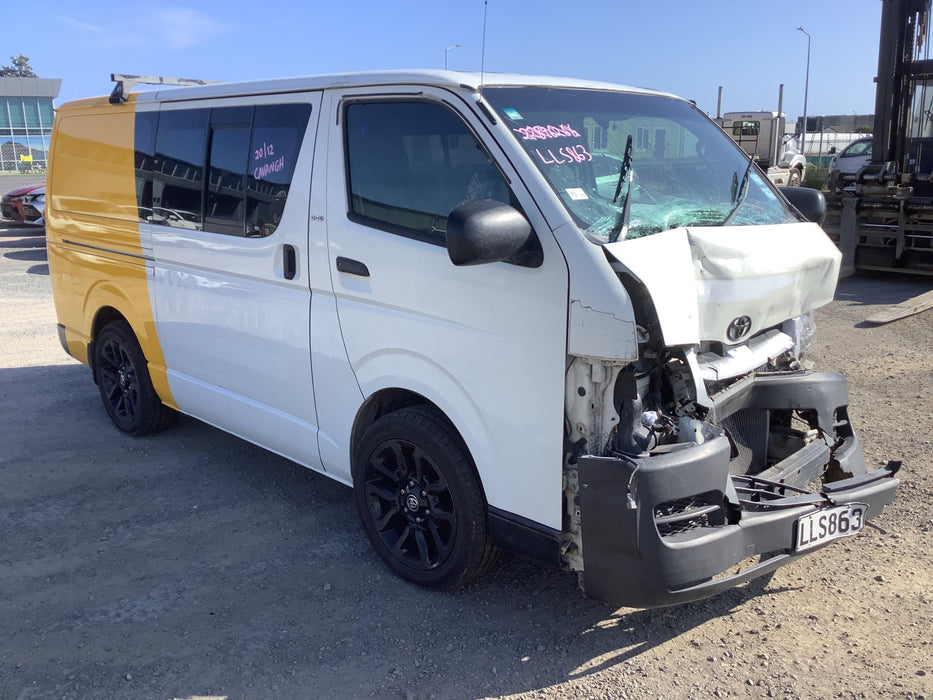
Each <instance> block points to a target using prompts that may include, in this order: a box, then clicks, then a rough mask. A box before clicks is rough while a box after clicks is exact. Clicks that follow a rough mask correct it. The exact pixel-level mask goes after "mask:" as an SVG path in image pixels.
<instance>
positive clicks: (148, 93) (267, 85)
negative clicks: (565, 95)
mask: <svg viewBox="0 0 933 700" xmlns="http://www.w3.org/2000/svg"><path fill="white" fill-rule="evenodd" d="M412 84H415V85H432V86H437V87H446V88H458V89H464V88H465V89H468V90H473V91H476V90H478V89H479V88H480V86H482V87H501V86H516V87H518V86H529V85H533V86H543V87H567V88H578V89H590V90H620V91H624V92H637V93H643V94H651V95H663V96H666V97H676V95H672V94H671V93H667V92H661V91H658V90H649V89H647V88H636V87H630V86H626V85H617V84H613V83H604V82H597V81H592V80H580V79H576V78H559V77H552V76H539V75H520V74H515V73H489V72H487V73H475V72H460V71H444V70H386V71H372V72H358V73H334V74H330V75H309V76H302V77H294V78H273V79H266V80H253V81H246V82H230V83H211V84H207V85H197V86H193V87H171V88H166V87H158V88H156V89H152V90H145V89H143V90H139V91H137V92H134V93H133V98H134V99H135V101H136V102H138V103H142V102H164V101H174V100H192V99H208V98H218V97H233V96H239V95H262V94H273V93H283V92H299V91H305V90H323V89H327V88H340V87H368V86H379V85H387V86H388V85H412ZM678 99H680V98H678ZM92 101H93V102H96V101H97V100H96V99H94V100H92ZM82 102H84V101H82ZM75 106H77V105H75Z"/></svg>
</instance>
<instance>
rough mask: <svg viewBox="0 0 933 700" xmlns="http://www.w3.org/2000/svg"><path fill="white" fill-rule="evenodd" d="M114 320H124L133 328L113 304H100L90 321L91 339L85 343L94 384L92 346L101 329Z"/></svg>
mask: <svg viewBox="0 0 933 700" xmlns="http://www.w3.org/2000/svg"><path fill="white" fill-rule="evenodd" d="M114 321H126V322H127V323H129V325H130V328H133V324H132V323H130V321H129V320H128V319H127V318H126V316H125V315H124V314H123V313H122V312H120V311H119V310H118V309H116V308H114V307H113V306H102V307H100V308H99V309H97V313H95V314H94V318H93V320H92V321H91V329H90V330H91V332H90V337H91V339H90V341H89V342H88V344H87V362H88V366H89V367H90V368H91V376H92V377H94V383H95V384H97V381H98V380H97V367H96V360H95V352H94V346H95V345H96V343H97V338H98V336H99V335H100V332H101V330H102V329H103V328H104V327H105V326H107V325H108V324H110V323H113V322H114ZM133 332H134V333H136V329H133ZM137 337H138V336H137Z"/></svg>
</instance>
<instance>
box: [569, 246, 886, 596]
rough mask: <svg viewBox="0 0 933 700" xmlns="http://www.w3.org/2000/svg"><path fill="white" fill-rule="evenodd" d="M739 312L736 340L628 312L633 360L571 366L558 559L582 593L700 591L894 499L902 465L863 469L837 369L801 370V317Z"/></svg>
mask: <svg viewBox="0 0 933 700" xmlns="http://www.w3.org/2000/svg"><path fill="white" fill-rule="evenodd" d="M613 267H614V269H616V271H617V274H618V275H619V278H620V280H621V281H622V282H623V284H625V285H626V288H627V289H628V290H629V292H630V294H631V295H632V296H633V297H640V300H641V302H642V303H641V304H639V305H638V306H639V307H640V308H642V309H645V308H649V307H651V306H652V305H651V304H650V302H649V301H648V300H650V299H652V298H654V297H655V296H656V295H653V294H652V293H651V291H652V290H650V289H648V288H646V287H641V286H640V285H641V284H642V280H640V279H639V278H638V277H636V276H635V275H634V274H633V273H632V271H631V269H630V268H628V267H626V266H624V265H621V264H619V263H613ZM700 287H701V288H702V284H701V285H700ZM702 301H703V300H702V292H701V294H700V305H699V307H698V310H697V316H698V317H699V318H701V319H702V318H704V313H703V311H704V309H703V308H702V306H703V304H702ZM718 305H719V306H720V307H721V306H723V305H724V303H722V300H721V299H720V303H719V304H718ZM804 306H806V304H804ZM810 308H812V306H811V307H810ZM798 310H799V309H798ZM785 311H786V310H785ZM730 313H734V312H730ZM776 313H780V312H776ZM706 316H707V317H708V316H709V314H707V315H706ZM773 318H774V317H771V318H770V320H772V321H773ZM735 320H736V323H735V325H736V326H737V328H735V329H732V330H730V329H729V327H728V326H727V327H726V328H725V329H724V330H723V333H725V334H726V335H728V334H729V333H734V334H742V336H744V337H742V338H741V339H739V340H735V341H734V342H731V343H729V342H723V340H720V339H709V340H700V341H699V342H697V343H692V344H679V345H671V344H668V343H665V337H666V336H673V335H674V331H670V327H669V330H668V332H665V329H664V323H663V322H662V321H659V317H658V310H657V309H656V308H655V309H654V310H653V312H650V313H649V312H642V313H641V317H640V318H638V324H639V325H638V332H637V336H638V348H639V351H638V359H637V360H636V361H634V362H623V361H616V360H611V359H605V358H594V357H584V356H573V357H571V358H570V359H569V365H568V371H567V385H566V397H567V398H566V406H565V409H566V416H567V429H566V431H567V452H566V456H565V472H564V498H565V515H564V518H565V523H564V534H563V542H562V557H563V563H564V565H565V567H567V568H569V569H571V570H575V571H578V572H580V578H581V584H582V586H583V587H584V590H585V591H586V593H587V594H588V595H590V596H592V597H594V598H598V599H602V600H605V601H607V602H610V603H613V604H616V605H626V606H633V607H656V606H665V605H672V604H677V603H684V602H689V601H692V600H697V599H700V598H705V597H708V596H711V595H714V594H716V593H719V592H721V591H723V590H726V589H728V588H730V587H733V586H736V585H738V584H741V583H744V582H746V581H749V580H750V579H752V578H755V577H757V576H761V575H763V574H767V573H769V572H771V571H774V570H775V569H777V568H778V567H780V566H782V565H784V564H787V563H789V562H791V561H794V560H795V559H797V558H799V557H800V556H803V555H804V554H806V553H809V552H811V551H814V550H815V549H817V548H819V547H821V546H823V545H825V544H827V543H829V542H831V541H833V540H834V539H838V538H840V537H843V536H847V535H852V534H855V533H856V532H858V531H859V530H861V528H862V527H863V526H864V525H865V522H866V520H867V519H869V518H873V517H875V516H876V515H878V514H879V513H880V512H881V510H882V509H883V507H884V505H885V504H887V503H889V502H890V501H891V500H892V499H893V497H894V493H895V490H896V487H897V484H898V480H897V479H896V478H894V476H895V474H896V472H897V469H898V468H899V466H900V464H899V463H893V462H892V463H890V464H889V465H888V466H887V467H885V468H883V469H879V470H877V471H874V472H871V473H868V472H867V470H866V464H865V459H864V456H863V454H862V450H861V448H860V446H859V443H858V440H857V438H856V436H855V433H854V431H853V429H852V426H851V424H850V421H849V416H848V412H847V407H848V403H849V397H848V388H847V384H846V381H845V378H844V377H843V376H842V375H841V374H838V373H829V372H813V371H811V370H809V369H806V368H805V367H804V366H803V365H804V361H803V358H802V353H803V351H804V349H805V347H806V345H807V343H808V340H809V337H810V335H812V323H811V320H812V319H811V316H810V314H809V313H801V314H800V315H798V316H796V317H794V318H793V320H790V321H784V322H782V323H777V324H773V325H768V326H766V327H763V328H762V327H760V326H759V327H754V324H751V326H750V325H749V324H748V323H746V322H745V321H744V320H743V319H742V317H741V315H736V316H735ZM766 320H769V319H767V318H766ZM699 326H700V328H701V331H700V334H701V337H704V336H705V337H706V338H711V337H713V334H712V333H711V332H704V331H703V330H702V328H703V325H702V321H701V322H700V324H699Z"/></svg>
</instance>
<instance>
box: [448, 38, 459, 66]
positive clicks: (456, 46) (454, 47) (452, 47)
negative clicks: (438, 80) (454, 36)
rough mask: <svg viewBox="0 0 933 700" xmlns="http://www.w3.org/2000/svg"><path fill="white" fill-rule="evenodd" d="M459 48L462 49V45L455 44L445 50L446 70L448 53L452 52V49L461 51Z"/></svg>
mask: <svg viewBox="0 0 933 700" xmlns="http://www.w3.org/2000/svg"><path fill="white" fill-rule="evenodd" d="M459 48H460V44H454V45H453V46H448V47H447V48H446V49H444V70H447V52H448V51H450V50H451V49H459Z"/></svg>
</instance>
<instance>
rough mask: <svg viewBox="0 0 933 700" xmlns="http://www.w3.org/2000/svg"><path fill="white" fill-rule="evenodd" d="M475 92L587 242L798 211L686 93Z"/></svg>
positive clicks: (767, 220)
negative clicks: (681, 97)
mask: <svg viewBox="0 0 933 700" xmlns="http://www.w3.org/2000/svg"><path fill="white" fill-rule="evenodd" d="M483 95H484V97H485V98H486V99H487V100H488V101H489V103H490V104H491V105H492V106H493V107H494V108H495V109H496V111H497V112H498V113H499V115H500V116H501V117H502V119H503V120H504V121H505V123H506V124H507V125H508V127H509V128H510V129H511V131H512V133H513V135H514V136H515V138H516V139H517V140H518V142H519V143H520V144H521V145H522V147H523V148H524V149H525V150H526V151H527V152H528V154H529V155H530V156H531V159H532V160H533V161H534V163H535V164H536V165H537V167H538V168H539V169H540V170H541V172H542V174H543V175H544V177H545V178H547V180H548V182H550V184H551V186H552V187H553V188H554V190H555V191H556V192H557V194H558V195H559V196H560V198H561V200H562V201H563V202H564V204H565V206H566V207H567V209H568V211H569V212H570V213H571V214H572V216H573V217H574V219H575V221H576V223H577V225H578V226H579V227H580V228H581V230H583V232H584V233H585V234H586V235H587V236H588V237H589V238H590V239H591V240H593V241H594V242H597V243H606V242H610V241H615V240H621V239H625V238H638V237H641V236H649V235H651V234H653V233H659V232H661V231H667V230H670V229H673V228H678V227H681V226H749V225H751V226H755V225H765V224H779V223H785V222H788V221H797V220H798V219H797V217H796V216H795V215H794V214H793V213H792V212H791V210H790V209H789V208H788V207H787V206H786V205H785V204H784V202H783V201H782V199H781V198H780V197H779V196H778V194H777V193H776V192H775V190H774V189H773V188H772V187H771V185H770V183H768V182H767V181H766V179H765V178H764V177H763V176H762V174H761V173H760V171H758V170H757V168H750V167H749V160H748V157H747V156H745V155H744V154H743V153H742V151H741V150H739V148H738V147H737V146H736V145H735V144H734V143H733V142H732V141H731V140H730V139H729V138H728V137H727V136H726V135H725V134H724V133H723V132H722V131H721V130H720V129H718V128H717V127H716V126H715V125H714V124H713V123H712V122H710V121H709V119H707V118H706V117H705V116H704V115H703V114H701V113H700V112H699V111H698V110H697V109H696V107H694V106H693V105H692V104H690V103H689V102H686V101H683V100H679V99H675V98H670V97H663V96H658V95H642V94H635V93H628V92H613V91H607V90H579V89H570V88H544V87H517V88H511V87H500V88H492V87H490V88H485V89H484V90H483Z"/></svg>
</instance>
